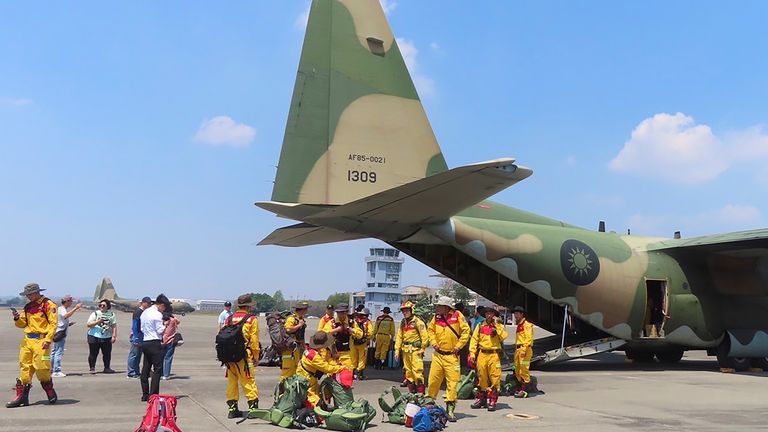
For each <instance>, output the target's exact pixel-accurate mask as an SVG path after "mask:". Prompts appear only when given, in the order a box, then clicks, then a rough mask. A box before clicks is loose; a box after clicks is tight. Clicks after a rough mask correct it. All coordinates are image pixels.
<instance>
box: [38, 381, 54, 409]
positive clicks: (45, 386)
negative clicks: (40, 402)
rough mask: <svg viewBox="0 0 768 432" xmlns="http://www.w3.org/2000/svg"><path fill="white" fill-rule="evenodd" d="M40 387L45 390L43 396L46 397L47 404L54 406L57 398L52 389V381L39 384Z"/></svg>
mask: <svg viewBox="0 0 768 432" xmlns="http://www.w3.org/2000/svg"><path fill="white" fill-rule="evenodd" d="M40 385H41V386H42V387H43V390H45V395H46V396H48V403H49V404H51V405H53V404H55V403H56V401H57V400H59V396H58V395H57V394H56V390H54V389H53V379H50V380H48V382H41V383H40Z"/></svg>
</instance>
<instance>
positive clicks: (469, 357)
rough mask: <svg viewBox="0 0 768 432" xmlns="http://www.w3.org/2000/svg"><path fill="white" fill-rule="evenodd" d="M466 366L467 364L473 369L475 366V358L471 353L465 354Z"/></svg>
mask: <svg viewBox="0 0 768 432" xmlns="http://www.w3.org/2000/svg"><path fill="white" fill-rule="evenodd" d="M467 366H469V368H470V369H474V368H476V367H477V363H475V359H474V358H472V355H471V354H469V355H467Z"/></svg>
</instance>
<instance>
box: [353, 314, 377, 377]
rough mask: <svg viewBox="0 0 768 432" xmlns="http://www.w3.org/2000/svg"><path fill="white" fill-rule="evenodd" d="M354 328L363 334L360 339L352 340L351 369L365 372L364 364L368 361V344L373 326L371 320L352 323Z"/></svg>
mask: <svg viewBox="0 0 768 432" xmlns="http://www.w3.org/2000/svg"><path fill="white" fill-rule="evenodd" d="M354 327H355V328H358V329H360V330H361V331H362V332H363V335H362V337H359V338H352V369H354V370H356V371H358V372H362V371H364V370H365V363H366V361H367V360H368V342H369V341H370V340H371V335H373V325H371V320H369V319H367V318H366V319H365V321H358V320H355V321H354Z"/></svg>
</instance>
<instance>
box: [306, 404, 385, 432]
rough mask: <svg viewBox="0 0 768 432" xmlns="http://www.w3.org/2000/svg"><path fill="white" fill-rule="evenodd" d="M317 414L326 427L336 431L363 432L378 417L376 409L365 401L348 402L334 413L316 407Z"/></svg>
mask: <svg viewBox="0 0 768 432" xmlns="http://www.w3.org/2000/svg"><path fill="white" fill-rule="evenodd" d="M315 414H317V415H319V416H320V417H322V418H323V419H324V421H325V427H326V429H329V430H335V431H345V432H347V431H362V430H365V429H366V428H367V427H368V424H369V423H370V422H371V420H373V418H374V417H376V409H375V408H374V407H372V406H371V404H370V403H368V401H367V400H365V399H360V400H358V401H357V402H347V403H345V404H343V405H341V406H339V407H338V408H336V409H335V410H333V411H326V410H324V409H322V408H320V407H319V406H317V407H315Z"/></svg>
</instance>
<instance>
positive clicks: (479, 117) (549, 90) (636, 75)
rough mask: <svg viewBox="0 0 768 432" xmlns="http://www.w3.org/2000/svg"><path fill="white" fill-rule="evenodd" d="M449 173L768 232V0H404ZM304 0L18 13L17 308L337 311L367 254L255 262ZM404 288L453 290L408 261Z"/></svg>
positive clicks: (7, 249)
mask: <svg viewBox="0 0 768 432" xmlns="http://www.w3.org/2000/svg"><path fill="white" fill-rule="evenodd" d="M386 7H387V11H388V16H389V18H390V22H391V25H392V27H393V30H394V32H395V34H396V36H397V37H398V38H399V39H400V45H401V50H402V51H403V52H404V54H405V55H406V58H407V61H408V63H409V67H410V69H411V72H412V75H413V76H414V80H415V82H416V84H417V88H418V89H419V91H420V94H421V95H422V99H423V102H424V105H425V107H426V109H427V113H428V115H429V118H430V121H431V122H432V126H433V128H434V130H435V133H436V135H437V137H438V140H439V142H440V144H441V147H442V149H443V152H444V154H445V156H446V159H447V161H448V164H449V165H450V166H452V167H454V166H459V165H463V164H468V163H472V162H478V161H482V160H488V159H493V158H496V157H501V156H512V157H515V158H517V159H518V161H519V162H520V163H521V164H523V165H526V166H528V167H530V168H532V169H533V170H534V176H533V177H531V178H529V179H527V180H526V181H524V182H522V183H520V184H518V185H516V186H514V187H512V188H510V189H508V190H506V191H504V192H502V193H501V194H499V195H497V196H496V197H495V198H494V199H495V200H497V201H500V202H503V203H505V204H508V205H512V206H514V207H519V208H524V209H527V210H530V211H533V212H536V213H540V214H543V215H546V216H550V217H555V218H557V219H561V220H564V221H567V222H570V223H574V224H577V225H581V226H584V227H589V228H595V227H596V226H597V223H598V220H600V219H604V220H606V221H607V225H608V229H609V230H616V231H619V232H625V231H626V230H627V228H631V229H632V232H633V234H648V235H659V236H671V234H672V232H674V231H675V230H681V231H682V232H683V235H684V236H694V235H704V234H710V233H718V232H727V231H734V230H742V229H754V228H764V227H766V226H768V216H767V215H768V203H767V202H768V200H766V198H768V193H767V192H766V191H768V131H767V130H766V129H765V126H764V125H765V124H766V121H767V120H768V104H766V100H768V63H767V62H768V58H767V57H766V56H765V53H766V48H768V43H767V42H766V38H765V22H764V17H765V16H768V14H767V12H768V4H765V3H764V2H758V1H751V2H749V1H745V2H738V3H722V2H693V1H687V2H686V1H683V2H662V1H648V2H607V1H601V2H565V1H562V2H554V1H539V2H466V1H458V0H445V1H440V2H436V1H426V0H399V1H394V0H389V1H387V2H386ZM307 9H308V2H306V1H304V0H301V1H299V0H296V1H279V2H276V1H257V2H252V1H249V2H246V1H242V2H236V1H233V2H226V3H225V4H213V3H210V2H183V3H182V2H162V3H158V2H150V1H140V2H126V3H122V4H116V3H114V2H96V1H92V2H87V1H84V2H77V3H46V4H45V6H44V7H43V6H42V5H41V4H30V3H28V2H12V3H4V4H3V5H2V6H0V17H2V18H1V19H2V25H0V152H2V153H1V154H2V156H1V157H0V200H2V211H0V295H13V294H16V293H17V292H18V291H19V290H20V288H21V287H23V285H24V284H25V283H27V282H29V281H33V280H34V281H37V282H39V283H40V284H41V285H43V286H44V287H47V288H49V292H51V293H54V294H63V293H64V292H73V293H76V294H80V295H84V294H88V295H90V293H92V291H93V288H94V287H95V285H96V284H97V283H98V282H99V281H100V279H101V278H102V277H103V276H110V277H112V279H113V281H114V282H115V285H116V287H117V289H118V292H119V293H120V295H121V296H125V297H139V296H143V295H145V294H155V293H157V292H159V291H165V292H166V293H168V294H169V295H171V296H175V297H192V298H221V297H232V296H235V295H237V294H239V293H241V292H245V291H258V292H262V291H266V292H273V291H274V290H276V289H281V290H282V291H283V292H284V293H285V295H286V296H287V297H293V296H298V297H309V298H325V297H326V296H327V295H328V294H329V293H332V292H334V291H348V290H352V289H358V288H359V287H360V286H361V285H362V284H364V282H365V280H364V278H365V264H364V261H363V258H364V256H365V254H367V249H368V247H370V246H376V245H379V244H380V243H379V242H377V241H374V240H361V241H356V242H350V243H345V244H335V245H325V246H316V247H309V248H301V249H294V248H278V247H256V246H253V243H254V242H257V241H259V240H260V239H261V238H263V237H264V236H266V235H267V234H269V233H270V232H271V231H272V230H273V229H275V228H277V227H279V226H282V225H285V224H286V221H284V220H280V219H277V218H275V217H274V216H272V215H271V214H269V213H267V212H264V211H262V210H259V209H257V208H256V207H254V206H253V203H254V202H255V201H259V200H265V199H268V198H269V197H270V195H271V182H272V180H273V178H274V173H275V168H274V166H275V164H276V163H277V160H278V156H279V151H280V144H281V142H282V136H283V128H284V125H285V119H286V116H287V110H288V104H289V100H290V95H291V91H292V87H293V80H294V77H295V73H296V67H297V64H298V58H299V53H300V48H301V42H302V39H303V28H302V19H303V18H302V17H303V15H305V14H306V11H307ZM404 273H405V275H404V282H405V283H406V284H428V285H436V283H437V281H436V280H435V279H434V278H430V277H429V275H430V274H433V273H434V272H433V271H432V270H430V269H428V268H426V267H423V266H421V265H420V264H418V263H416V262H415V261H413V260H410V259H409V260H408V261H406V264H405V267H404Z"/></svg>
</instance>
